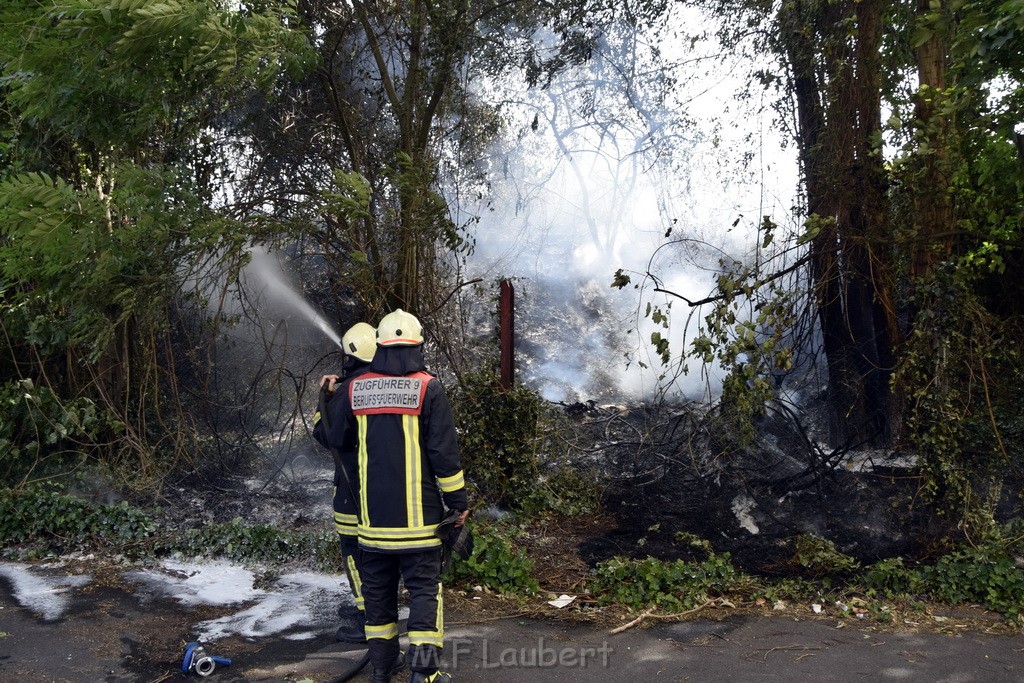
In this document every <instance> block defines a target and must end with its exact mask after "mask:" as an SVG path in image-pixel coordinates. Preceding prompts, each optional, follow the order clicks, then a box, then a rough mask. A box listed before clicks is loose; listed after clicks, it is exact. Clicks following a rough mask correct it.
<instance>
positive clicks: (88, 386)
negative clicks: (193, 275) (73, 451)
mask: <svg viewBox="0 0 1024 683" xmlns="http://www.w3.org/2000/svg"><path fill="white" fill-rule="evenodd" d="M290 22H291V23H294V22H295V17H294V14H293V13H292V12H291V10H289V8H288V7H287V5H284V4H280V3H274V2H270V3H266V2H259V3H255V4H254V5H249V4H246V3H240V4H238V3H229V2H215V1H212V0H67V1H62V2H56V3H43V2H36V1H34V0H18V1H17V2H13V3H7V4H6V5H5V7H4V9H3V10H2V21H0V26H2V29H0V68H2V78H3V80H2V83H3V87H4V90H3V91H2V95H3V101H4V103H5V105H6V106H5V107H4V109H3V111H4V114H5V115H6V122H7V126H9V127H7V128H5V129H4V130H5V133H6V137H5V142H6V144H5V147H4V150H3V152H4V155H3V160H4V162H5V163H4V166H3V167H2V168H0V181H2V182H0V322H2V325H3V332H4V334H5V337H4V339H5V342H6V343H5V344H4V358H3V360H2V363H3V364H4V367H5V374H6V375H7V376H13V377H19V378H29V379H32V380H34V381H36V382H37V383H39V384H42V385H44V386H48V387H50V388H52V389H53V390H54V391H55V393H56V395H57V396H61V397H65V398H66V399H76V400H77V399H88V400H90V401H93V402H95V403H97V404H99V405H100V406H102V407H103V408H105V409H107V410H109V411H110V412H111V413H112V414H113V415H115V416H116V421H114V422H112V423H111V425H112V426H113V427H116V430H117V432H116V433H107V434H106V435H105V436H106V437H107V438H109V439H110V441H109V442H105V441H104V439H99V440H94V441H93V447H94V448H99V453H100V454H101V455H103V456H104V457H105V458H107V459H109V460H110V461H112V462H122V463H123V464H126V465H130V468H129V469H135V471H136V474H142V475H143V477H142V478H141V479H142V480H144V479H145V475H154V476H155V475H157V474H159V472H160V471H161V466H160V461H159V460H158V458H157V454H158V453H159V452H162V453H163V455H165V456H166V455H170V456H175V457H180V456H181V455H183V454H186V453H189V452H193V453H194V452H195V451H196V449H195V447H194V446H195V444H187V443H184V441H187V440H188V439H189V438H190V437H194V432H193V431H192V430H190V429H189V425H188V418H187V416H186V415H184V414H183V413H182V411H181V406H180V404H179V403H177V402H176V401H175V400H174V398H173V397H175V396H176V395H177V393H178V387H177V385H176V381H175V376H174V365H173V358H172V356H171V355H169V354H167V353H166V348H167V344H168V341H169V327H168V324H169V308H170V307H171V306H172V305H173V303H174V300H175V299H174V297H175V294H176V292H177V291H178V285H179V283H180V282H181V281H182V280H183V279H184V278H186V277H188V272H189V270H190V269H192V268H195V267H198V266H199V265H201V264H204V263H205V262H206V261H207V260H209V259H213V258H219V259H225V260H229V261H230V260H231V259H237V258H238V257H239V254H240V251H241V249H242V247H243V245H244V244H245V243H246V242H247V241H248V240H251V239H253V238H254V237H258V235H259V234H260V231H261V230H262V229H263V228H262V226H261V223H260V222H259V221H253V220H248V221H245V220H236V219H234V218H233V217H231V216H229V215H227V214H226V213H225V212H223V211H220V210H217V208H216V207H214V206H213V204H212V202H211V198H212V195H213V192H214V189H215V187H216V185H215V183H216V181H217V179H218V173H219V172H221V171H222V167H218V164H217V159H216V158H212V157H211V154H210V152H211V140H210V135H211V132H210V131H211V126H212V125H213V124H214V123H215V122H216V120H217V117H219V116H221V115H222V114H223V113H224V112H225V111H226V109H227V107H228V106H229V105H230V104H232V103H233V102H235V101H237V100H238V99H240V98H243V97H247V96H248V95H249V94H250V93H252V92H257V91H268V90H270V89H271V88H272V86H273V84H274V83H275V82H276V80H277V78H278V77H279V76H280V75H281V74H282V73H283V72H285V71H287V70H292V71H298V70H299V69H301V68H303V65H304V64H305V63H307V62H308V61H309V60H310V59H311V58H312V55H311V53H310V52H309V51H308V48H307V43H306V40H305V36H304V35H303V34H302V33H300V32H297V31H295V30H293V29H292V28H289V26H288V24H289V23H290ZM168 398H171V399H172V400H170V401H168ZM165 403H168V404H169V405H165ZM165 420H169V421H165ZM104 444H105V445H104ZM171 461H173V458H172V459H171Z"/></svg>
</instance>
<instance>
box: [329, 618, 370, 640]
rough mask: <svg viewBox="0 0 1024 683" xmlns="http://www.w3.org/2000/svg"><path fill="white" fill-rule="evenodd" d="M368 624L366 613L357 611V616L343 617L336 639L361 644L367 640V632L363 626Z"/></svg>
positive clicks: (335, 635)
mask: <svg viewBox="0 0 1024 683" xmlns="http://www.w3.org/2000/svg"><path fill="white" fill-rule="evenodd" d="M364 626H366V615H365V614H363V613H362V612H359V611H357V612H356V614H355V616H352V617H349V618H347V619H342V621H341V626H339V627H338V631H337V633H335V634H334V639H335V640H337V641H338V642H339V643H352V644H354V645H361V644H362V643H365V642H366V633H365V632H364V630H363V627H364Z"/></svg>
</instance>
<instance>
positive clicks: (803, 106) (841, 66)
mask: <svg viewBox="0 0 1024 683" xmlns="http://www.w3.org/2000/svg"><path fill="white" fill-rule="evenodd" d="M885 1H886V0H862V1H861V2H858V3H848V4H843V5H836V4H833V5H829V6H827V9H826V10H825V11H823V12H822V13H820V14H817V13H814V12H812V11H809V10H807V9H806V8H804V7H803V6H802V5H799V4H797V5H794V6H793V9H792V10H791V12H792V14H791V15H789V16H784V17H781V18H780V19H781V21H782V23H783V25H785V26H788V27H789V29H790V32H789V34H787V36H786V38H785V39H784V44H785V47H786V51H787V58H788V60H789V66H790V69H791V73H792V75H793V80H794V82H793V85H794V92H795V94H796V105H797V121H798V125H799V128H800V130H799V132H798V141H799V145H800V159H801V163H802V166H803V173H804V182H805V185H806V189H807V201H808V213H809V214H810V215H812V216H815V215H816V216H817V217H818V218H819V220H821V225H822V229H821V231H820V232H819V233H818V235H817V236H816V237H815V238H814V240H812V242H811V279H812V283H813V286H814V290H815V300H816V303H817V312H818V319H819V323H820V325H821V331H822V343H823V348H824V351H825V356H826V359H827V361H828V370H829V384H828V401H829V407H830V412H831V418H832V419H831V424H830V426H831V430H830V431H831V437H832V440H833V443H836V444H849V445H853V444H870V445H873V446H883V445H886V444H887V443H888V442H889V440H890V439H891V437H892V435H893V434H894V432H895V425H893V424H892V419H893V415H892V412H891V411H890V410H889V406H890V392H889V376H890V373H891V370H892V363H893V354H892V349H893V345H894V343H895V342H896V341H897V330H896V326H895V315H894V313H893V309H892V305H891V302H892V287H891V284H890V282H891V278H890V277H889V270H890V269H889V266H888V259H887V258H886V254H884V253H881V252H879V250H878V247H877V246H876V245H877V244H878V243H879V240H878V238H879V237H881V236H884V235H885V233H886V232H887V230H888V205H887V200H886V195H885V183H884V178H885V176H884V171H883V168H882V159H881V156H880V153H879V150H877V149H876V148H875V145H876V144H877V143H876V140H877V139H878V135H879V132H880V130H881V115H880V111H881V106H880V102H881V86H880V60H879V46H880V40H881V28H882V12H883V10H884V7H885V4H884V3H885ZM850 18H853V19H854V20H855V25H856V27H857V33H856V35H855V37H854V38H852V39H851V38H848V37H847V36H846V32H847V30H848V29H847V26H848V20H849V19H850ZM815 37H820V40H821V41H822V44H823V45H824V49H823V48H822V45H819V44H818V43H817V42H815ZM822 66H824V68H822Z"/></svg>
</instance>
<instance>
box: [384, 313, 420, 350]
mask: <svg viewBox="0 0 1024 683" xmlns="http://www.w3.org/2000/svg"><path fill="white" fill-rule="evenodd" d="M377 343H378V344H380V345H381V346H417V345H419V344H422V343H423V326H422V325H420V321H419V320H417V319H416V316H414V315H413V314H412V313H406V312H405V311H403V310H402V309H401V308H398V309H395V310H393V311H391V312H390V313H388V314H387V315H386V316H384V317H383V318H381V321H380V324H379V325H377Z"/></svg>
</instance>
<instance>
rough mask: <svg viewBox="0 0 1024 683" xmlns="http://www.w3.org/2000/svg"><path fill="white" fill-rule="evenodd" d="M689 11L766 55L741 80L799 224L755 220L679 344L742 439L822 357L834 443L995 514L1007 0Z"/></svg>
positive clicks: (1005, 386) (1008, 244)
mask: <svg viewBox="0 0 1024 683" xmlns="http://www.w3.org/2000/svg"><path fill="white" fill-rule="evenodd" d="M699 4H700V6H702V7H703V8H705V9H706V10H707V11H709V12H713V13H715V14H716V15H717V16H718V17H719V19H720V20H721V24H720V27H721V31H720V34H719V35H720V38H721V39H722V40H723V42H724V44H726V45H728V46H730V47H731V48H733V49H750V50H751V51H752V54H755V55H770V56H772V57H774V58H775V59H776V60H777V61H776V64H777V67H776V68H774V69H771V68H769V69H766V68H764V66H763V65H759V66H757V67H756V68H752V70H751V74H750V76H751V78H750V81H749V82H750V83H751V85H750V86H749V87H750V88H754V87H758V86H757V85H755V84H761V85H764V86H766V87H768V88H770V89H772V90H774V92H776V93H777V95H778V99H777V100H776V113H777V115H778V118H777V120H778V122H779V124H780V125H782V126H786V127H787V128H788V130H789V132H790V134H791V136H792V139H793V140H794V141H795V142H796V145H797V151H798V157H799V162H800V170H801V194H802V201H801V203H800V206H799V207H798V208H797V214H798V215H797V218H798V220H799V221H800V223H802V226H803V227H802V229H800V230H798V231H796V232H795V233H794V234H793V235H790V236H789V237H788V239H787V237H786V236H785V235H784V234H782V231H781V230H779V228H778V225H776V221H775V220H772V219H771V218H770V217H765V219H764V221H763V222H762V224H761V226H760V229H759V231H758V238H759V239H758V241H759V244H758V247H757V249H758V254H757V256H756V257H754V258H752V259H750V262H749V263H740V264H736V266H735V267H733V268H724V269H723V272H722V274H721V276H720V278H719V281H718V288H717V291H715V292H713V293H711V295H710V296H708V297H707V298H706V299H704V300H701V301H689V303H690V304H691V305H702V306H703V305H707V306H710V312H706V313H705V317H704V326H703V329H702V330H701V333H700V334H698V335H697V337H696V338H695V339H694V340H693V341H692V346H691V347H690V348H689V349H688V350H687V351H688V352H689V353H690V354H691V355H693V356H696V357H697V358H699V359H701V360H703V361H705V362H712V361H716V362H719V363H721V365H722V366H723V367H724V368H725V369H726V370H727V371H728V373H729V374H728V377H727V378H726V380H725V385H724V389H723V396H722V401H723V406H729V408H730V409H732V410H734V415H735V416H736V417H737V418H738V419H739V421H740V423H741V425H740V426H741V429H743V428H746V429H750V428H751V427H752V425H753V421H754V420H755V419H756V417H757V416H758V415H759V414H762V413H763V411H764V409H765V406H766V404H767V402H768V401H770V400H772V399H773V398H775V397H777V396H778V393H779V392H778V384H779V378H781V377H783V376H785V375H786V374H788V373H789V372H790V371H791V370H792V368H794V367H808V366H809V363H808V361H807V360H806V359H808V358H810V359H811V362H813V359H815V358H817V357H818V353H819V352H821V354H822V356H823V358H824V360H825V367H824V368H823V369H824V370H825V373H824V374H825V376H826V377H827V390H826V392H825V397H826V401H827V405H828V408H829V411H828V412H829V415H830V427H831V429H830V440H831V441H832V444H833V446H834V447H842V448H849V447H856V446H863V445H867V446H874V447H892V446H898V447H904V448H908V449H913V450H914V451H915V452H917V453H918V454H919V456H920V464H921V465H922V468H923V472H924V474H925V481H926V485H927V490H928V491H929V493H931V494H932V496H933V498H932V499H933V500H935V501H938V502H940V503H942V504H943V505H946V506H948V507H949V508H950V509H957V507H958V506H959V508H958V513H957V515H958V518H961V517H962V515H963V514H964V511H965V510H967V509H971V510H978V509H982V508H985V509H988V510H991V507H986V505H990V504H992V503H993V502H994V500H995V498H991V497H988V495H989V494H988V493H987V492H994V491H997V490H998V489H999V486H998V484H999V483H1000V482H1002V481H1004V480H1005V479H1006V478H1007V477H1016V476H1017V473H1018V472H1019V468H1020V464H1021V462H1022V458H1024V452H1022V451H1021V450H1020V448H1019V443H1020V439H1019V434H1020V428H1021V425H1020V420H1019V419H1018V418H1017V417H1015V415H1014V409H1013V407H1012V406H1014V405H1016V404H1017V403H1018V402H1019V400H1020V398H1021V396H1020V387H1021V386H1022V384H1024V383H1022V381H1021V380H1022V378H1024V354H1022V351H1021V347H1020V345H1019V343H1015V342H1013V341H1012V339H1014V338H1016V336H1017V335H1019V331H1020V329H1021V323H1022V322H1024V319H1022V317H1021V313H1022V311H1021V308H1020V305H1019V297H1014V296H1007V293H1008V292H1011V291H1016V290H1015V287H1016V286H1015V283H1016V282H1017V281H1019V278H1020V275H1021V271H1020V268H1021V259H1022V253H1021V250H1022V247H1024V239H1022V237H1024V235H1022V225H1021V216H1022V215H1024V213H1022V211H1021V208H1022V202H1024V185H1022V182H1024V154H1022V150H1024V146H1022V144H1021V135H1020V132H1021V124H1022V122H1021V119H1020V115H1019V111H1020V109H1019V104H1020V98H1021V95H1022V92H1024V90H1022V86H1024V78H1022V72H1021V68H1022V66H1024V62H1022V60H1021V51H1020V46H1021V42H1020V41H1021V39H1022V35H1024V34H1022V33H1021V16H1022V14H1021V9H1022V6H1021V4H1020V2H1017V1H1016V0H1011V1H1010V2H987V1H982V2H956V3H946V2H926V1H922V2H916V3H900V2H892V1H890V0H877V1H876V0H867V1H858V2H844V1H843V0H838V1H835V0H829V1H825V2H818V1H816V0H787V1H786V2H783V3H781V4H775V5H772V4H764V3H751V2H745V1H740V2H729V1H727V2H711V3H699ZM883 111H885V112H886V117H885V119H884V120H883V115H882V112H883ZM628 281H629V279H628V277H627V276H625V275H624V274H622V273H620V274H619V276H618V277H617V279H616V283H615V284H616V285H618V286H623V285H625V284H626V283H627V282H628ZM655 310H656V312H658V311H657V309H655ZM744 310H750V311H753V313H752V314H750V315H745V314H744V313H743V311H744ZM705 311H707V309H705ZM660 314H661V313H660V312H659V315H660ZM810 321H813V323H814V325H813V327H808V326H807V323H808V322H810ZM801 326H803V327H801ZM659 337H660V335H659ZM657 341H658V342H661V341H663V340H662V339H661V338H659V339H658V340H657ZM979 492H982V493H981V494H979ZM965 501H966V502H967V505H966V506H965V505H964V503H965ZM972 503H985V504H986V505H973V504H972ZM972 514H973V513H972Z"/></svg>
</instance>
